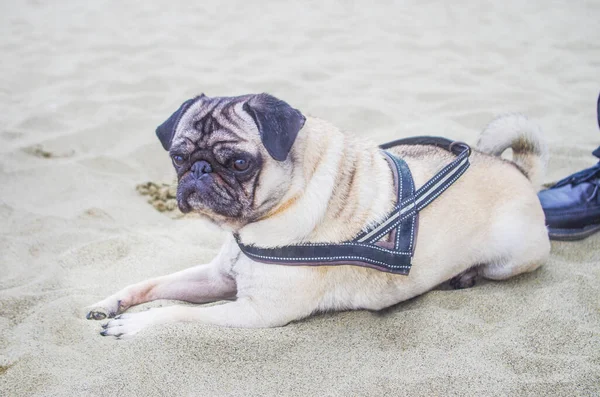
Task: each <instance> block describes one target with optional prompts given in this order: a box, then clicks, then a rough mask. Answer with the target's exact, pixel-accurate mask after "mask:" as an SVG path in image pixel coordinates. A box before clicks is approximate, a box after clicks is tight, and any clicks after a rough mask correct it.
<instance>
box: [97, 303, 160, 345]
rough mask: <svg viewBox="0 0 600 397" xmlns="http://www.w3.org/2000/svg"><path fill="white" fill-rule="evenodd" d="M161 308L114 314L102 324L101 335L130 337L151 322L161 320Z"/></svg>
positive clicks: (154, 322) (120, 337) (156, 322)
mask: <svg viewBox="0 0 600 397" xmlns="http://www.w3.org/2000/svg"><path fill="white" fill-rule="evenodd" d="M162 317H163V316H161V309H149V310H146V311H144V312H139V313H126V314H120V315H118V316H116V317H115V318H114V319H112V320H110V321H108V322H107V323H106V324H103V325H102V328H103V330H102V331H101V332H100V335H102V336H114V337H116V338H117V339H122V338H123V339H124V338H128V337H131V336H133V335H135V334H137V333H138V332H140V331H141V330H143V329H144V328H146V327H148V326H149V325H152V324H159V323H161V322H163V321H161V318H162Z"/></svg>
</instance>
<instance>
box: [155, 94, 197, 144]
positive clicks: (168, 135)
mask: <svg viewBox="0 0 600 397" xmlns="http://www.w3.org/2000/svg"><path fill="white" fill-rule="evenodd" d="M203 96H204V94H202V95H200V96H197V97H196V98H192V99H188V100H187V101H185V102H184V103H182V104H181V106H180V107H179V109H177V110H176V111H175V113H173V114H172V115H171V116H170V117H169V118H168V119H167V120H166V121H165V122H164V123H162V124H161V125H159V126H158V127H156V136H157V137H158V140H159V141H160V143H162V146H163V148H165V150H169V149H170V148H171V143H172V142H173V136H174V135H175V130H176V129H177V124H179V120H181V116H183V114H184V113H185V111H186V110H188V108H189V107H190V106H191V104H192V103H194V102H196V100H198V99H200V98H202V97H203Z"/></svg>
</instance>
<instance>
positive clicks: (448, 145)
mask: <svg viewBox="0 0 600 397" xmlns="http://www.w3.org/2000/svg"><path fill="white" fill-rule="evenodd" d="M423 144H425V145H435V146H438V147H443V148H444V149H446V150H449V151H451V152H453V153H455V154H457V157H456V159H454V160H453V161H452V162H451V163H450V164H448V165H446V166H445V167H444V168H443V169H442V170H441V171H439V172H438V173H437V174H436V175H435V176H434V177H433V178H431V179H430V180H429V181H428V182H427V183H426V184H425V185H423V186H422V187H421V188H420V189H419V190H417V191H416V192H415V187H414V182H413V178H412V175H411V173H410V169H409V168H408V165H407V164H406V162H405V161H404V160H402V159H400V158H397V157H395V156H393V155H391V154H390V153H388V152H386V151H383V153H384V154H385V156H386V158H387V159H388V161H389V162H390V165H391V166H392V165H393V167H392V171H393V174H394V178H395V181H396V186H397V196H398V198H397V205H396V206H395V207H394V209H393V210H392V211H391V212H390V214H389V215H388V216H387V217H386V218H385V220H384V221H382V222H380V223H379V224H378V225H376V226H374V227H372V228H370V229H369V230H367V231H364V232H362V233H360V234H359V235H358V236H357V237H356V238H354V239H353V240H351V241H348V242H343V243H305V244H298V245H289V246H283V247H276V248H260V247H256V246H254V245H246V244H243V243H242V242H241V240H240V237H239V235H238V234H234V237H235V239H236V241H237V243H238V245H239V247H240V249H241V251H242V252H243V253H244V254H246V255H247V256H248V257H250V258H252V259H254V260H256V261H258V262H264V263H272V264H280V265H302V266H320V265H329V266H330V265H357V266H366V267H371V268H375V269H378V270H381V271H386V272H390V273H396V274H403V275H407V274H408V273H409V271H410V267H411V257H412V254H413V252H414V241H415V236H416V233H415V227H416V223H417V221H418V212H419V211H420V210H421V209H423V208H425V207H426V206H427V205H428V204H429V203H431V202H432V201H433V200H434V199H435V198H437V197H438V196H439V195H440V194H442V193H443V192H444V191H445V190H446V189H448V188H449V187H450V186H451V185H452V184H453V183H454V182H455V181H456V180H457V179H458V178H459V177H460V176H461V175H462V174H463V173H464V172H465V171H466V170H467V168H468V167H469V155H470V153H471V149H470V147H469V146H468V145H466V144H464V143H460V142H452V141H450V140H447V139H445V138H436V137H417V138H408V139H404V140H398V141H394V142H390V143H388V144H384V145H382V146H381V147H382V149H385V148H390V147H393V146H397V145H423ZM387 234H390V240H389V241H380V240H381V239H382V238H383V237H384V236H386V235H387Z"/></svg>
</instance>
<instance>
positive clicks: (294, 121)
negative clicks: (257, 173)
mask: <svg viewBox="0 0 600 397" xmlns="http://www.w3.org/2000/svg"><path fill="white" fill-rule="evenodd" d="M243 108H244V110H245V111H246V112H247V113H248V114H249V115H250V116H251V117H252V119H253V120H254V122H255V123H256V126H257V127H258V131H259V132H260V139H261V140H262V143H263V145H264V146H265V148H266V149H267V151H268V152H269V154H270V155H271V157H273V158H274V159H275V160H277V161H284V160H285V159H286V158H287V155H288V153H289V152H290V149H291V148H292V145H293V144H294V141H295V140H296V136H297V135H298V132H299V131H300V130H301V129H302V127H303V126H304V122H305V121H306V118H305V117H304V116H303V115H302V113H300V111H299V110H297V109H294V108H293V107H291V106H290V105H288V104H287V103H285V102H284V101H281V100H279V99H277V98H275V97H274V96H271V95H269V94H258V95H254V96H253V97H252V98H251V99H249V100H248V101H247V102H246V103H244V107H243Z"/></svg>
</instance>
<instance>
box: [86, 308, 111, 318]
mask: <svg viewBox="0 0 600 397" xmlns="http://www.w3.org/2000/svg"><path fill="white" fill-rule="evenodd" d="M85 317H86V318H87V319H88V320H104V319H105V318H106V313H102V312H98V311H94V310H92V311H90V312H89V313H88V314H87V316H85Z"/></svg>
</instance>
